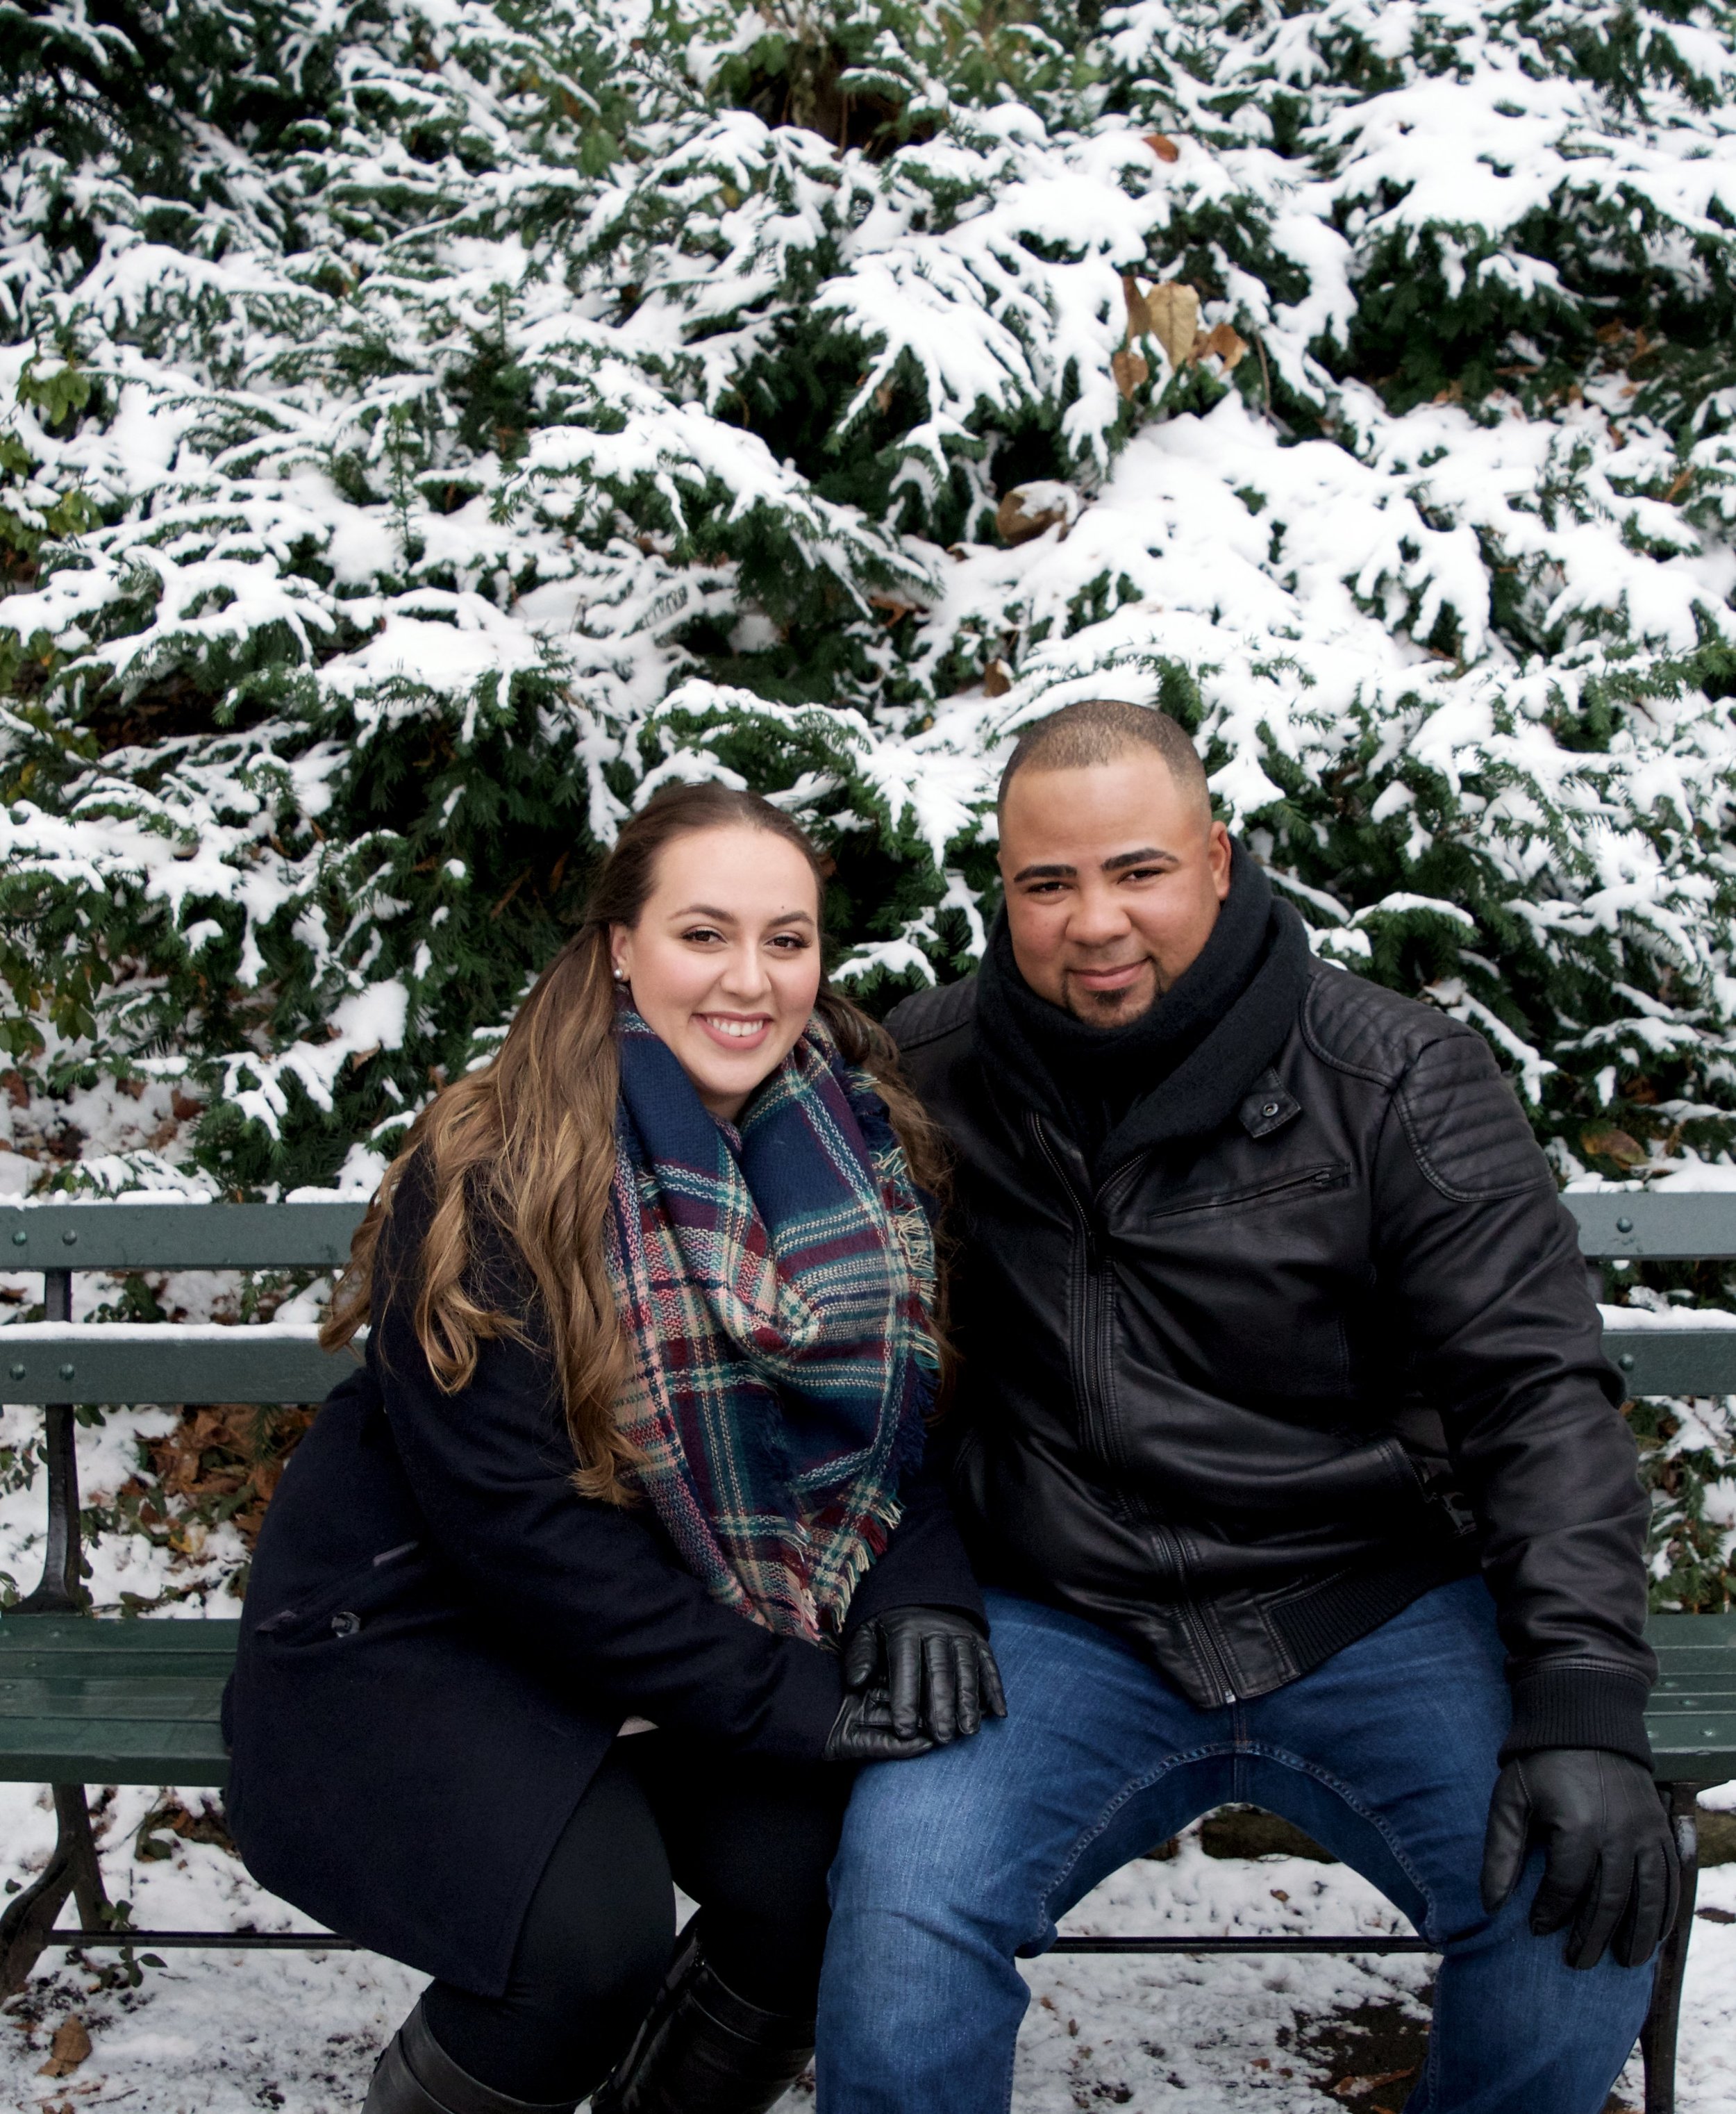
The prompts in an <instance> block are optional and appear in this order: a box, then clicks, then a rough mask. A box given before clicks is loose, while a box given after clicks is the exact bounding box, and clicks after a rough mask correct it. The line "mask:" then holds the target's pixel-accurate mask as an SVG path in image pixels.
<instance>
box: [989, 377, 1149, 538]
mask: <svg viewBox="0 0 1736 2114" xmlns="http://www.w3.org/2000/svg"><path fill="white" fill-rule="evenodd" d="M1126 356H1127V355H1126V354H1125V353H1120V352H1118V353H1117V355H1115V357H1116V359H1126ZM1133 356H1134V358H1135V359H1138V357H1139V355H1138V354H1137V353H1135V355H1133ZM1119 378H1120V377H1119V376H1117V380H1118V379H1119ZM1122 393H1123V395H1126V393H1127V392H1126V391H1123V392H1122ZM1066 519H1067V512H1066V510H1065V509H1064V508H1062V507H1058V506H1039V507H1036V508H1035V509H1033V510H1031V511H1030V512H1029V513H1027V512H1026V508H1025V492H1024V487H1022V486H1021V485H1015V486H1014V487H1013V488H1012V491H1011V492H1007V493H1005V494H1004V495H1003V497H1002V500H1001V503H1000V505H999V506H998V507H996V508H995V510H994V525H995V528H996V529H997V530H998V532H999V534H1000V538H1001V541H1002V542H1003V543H1028V542H1030V539H1031V538H1032V537H1033V536H1040V535H1041V534H1042V533H1043V532H1044V529H1045V528H1053V527H1054V525H1055V524H1056V523H1057V522H1058V521H1065V520H1066Z"/></svg>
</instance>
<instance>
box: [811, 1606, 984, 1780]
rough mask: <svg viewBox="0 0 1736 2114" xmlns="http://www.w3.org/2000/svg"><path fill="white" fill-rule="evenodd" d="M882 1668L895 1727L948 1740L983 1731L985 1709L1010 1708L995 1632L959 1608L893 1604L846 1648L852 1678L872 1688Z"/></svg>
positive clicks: (940, 1742) (850, 1683) (851, 1682)
mask: <svg viewBox="0 0 1736 2114" xmlns="http://www.w3.org/2000/svg"><path fill="white" fill-rule="evenodd" d="M876 1674H879V1675H880V1676H881V1677H882V1678H883V1680H884V1682H885V1685H886V1691H887V1693H888V1694H889V1696H890V1697H891V1700H892V1723H893V1730H894V1731H895V1732H898V1733H900V1734H902V1735H903V1736H904V1737H910V1736H911V1735H913V1734H914V1733H916V1732H918V1731H919V1730H920V1731H921V1732H925V1733H926V1734H927V1736H928V1737H929V1738H930V1740H932V1741H934V1744H935V1746H940V1747H943V1746H945V1745H946V1744H947V1742H948V1740H952V1739H956V1738H957V1737H958V1736H959V1735H960V1734H961V1733H962V1734H963V1735H964V1736H965V1737H966V1738H968V1737H970V1735H971V1733H972V1732H975V1731H977V1730H978V1728H979V1727H980V1726H981V1724H982V1722H983V1714H984V1712H985V1711H986V1712H987V1713H988V1714H989V1716H990V1717H991V1718H1004V1717H1005V1716H1006V1715H1007V1698H1006V1695H1005V1694H1004V1693H1003V1690H1002V1688H1001V1670H1000V1668H998V1666H997V1665H996V1664H995V1663H994V1653H993V1652H992V1651H990V1650H989V1642H988V1640H987V1638H985V1637H984V1635H983V1633H982V1631H980V1629H978V1627H976V1625H975V1622H972V1621H971V1618H970V1617H969V1616H968V1615H962V1614H960V1613H958V1612H957V1609H956V1608H888V1609H887V1610H886V1612H885V1613H884V1614H883V1615H872V1616H870V1618H869V1619H868V1620H867V1621H866V1622H864V1623H863V1624H862V1626H861V1628H860V1629H859V1630H858V1631H857V1633H856V1635H855V1636H853V1637H852V1638H851V1640H850V1643H849V1647H848V1649H847V1650H846V1652H845V1654H844V1686H845V1687H846V1688H854V1689H860V1688H866V1686H868V1684H869V1682H871V1681H872V1680H873V1679H874V1677H875V1675H876Z"/></svg>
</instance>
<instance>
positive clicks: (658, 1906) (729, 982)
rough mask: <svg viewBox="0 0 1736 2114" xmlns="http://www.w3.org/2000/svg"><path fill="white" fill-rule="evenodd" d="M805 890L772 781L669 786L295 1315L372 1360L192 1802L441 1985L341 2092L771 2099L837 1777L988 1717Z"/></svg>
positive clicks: (914, 1209) (990, 1686)
mask: <svg viewBox="0 0 1736 2114" xmlns="http://www.w3.org/2000/svg"><path fill="white" fill-rule="evenodd" d="M821 881H822V870H821V867H820V863H819V861H818V859H817V858H816V856H815V853H814V851H813V849H812V847H811V845H810V844H808V842H807V840H806V838H805V837H804V836H803V835H802V832H801V831H799V830H798V829H797V827H796V826H795V825H794V824H793V823H792V822H791V821H789V820H788V818H787V817H784V816H783V815H782V814H780V813H779V812H778V811H777V810H776V809H775V808H771V807H770V806H768V805H767V804H766V803H765V802H764V801H761V800H759V799H756V798H753V797H752V796H751V795H749V794H742V793H737V792H733V791H731V790H729V789H726V788H724V787H723V786H720V785H694V786H685V787H681V788H677V789H670V790H668V791H665V792H664V793H661V794H659V795H658V796H657V797H656V798H654V799H653V800H651V802H650V803H648V804H647V806H646V808H645V809H644V810H643V811H642V812H641V813H640V814H638V815H637V816H636V817H634V818H633V821H630V822H629V823H628V825H627V826H626V827H625V828H624V830H623V831H622V832H621V835H620V839H619V842H618V844H616V846H615V849H614V851H613V852H612V853H610V857H609V858H608V860H607V861H606V863H605V865H604V867H603V869H602V872H601V875H600V876H599V878H598V881H597V883H596V890H595V893H594V895H593V898H592V903H591V905H590V907H589V909H588V911H587V916H586V919H585V922H584V925H583V927H582V930H581V931H579V933H578V935H577V936H576V937H575V938H574V939H573V940H572V941H571V942H570V943H569V945H567V946H566V947H565V948H564V949H562V951H561V953H560V954H559V955H558V956H557V957H556V959H555V961H554V963H552V965H551V966H550V968H549V969H548V970H547V971H546V973H545V974H544V975H543V977H541V981H540V982H538V983H537V986H536V987H535V989H534V990H533V991H532V993H531V995H530V996H529V997H528V999H527V1000H526V1001H525V1003H524V1005H523V1008H522V1009H521V1010H520V1012H519V1014H518V1016H517V1018H515V1019H514V1022H513V1023H512V1026H511V1027H510V1028H509V1030H508V1032H507V1034H506V1036H505V1040H504V1041H503V1042H502V1045H501V1047H500V1051H499V1054H498V1055H496V1057H495V1058H494V1059H493V1060H492V1061H491V1063H490V1064H487V1065H486V1066H484V1067H483V1068H481V1069H480V1070H478V1071H476V1072H473V1073H470V1074H468V1076H467V1077H466V1078H464V1079H463V1080H461V1081H459V1082H457V1083H455V1085H453V1086H450V1087H447V1088H445V1090H444V1091H442V1092H441V1094H440V1095H439V1096H437V1097H436V1100H434V1102H433V1103H432V1105H431V1106H430V1107H429V1108H428V1109H427V1110H425V1111H424V1112H423V1114H422V1115H421V1116H420V1117H419V1118H418V1120H417V1122H416V1123H415V1125H414V1127H413V1129H412V1130H411V1132H410V1134H409V1140H408V1142H407V1144H406V1146H405V1148H404V1151H403V1152H402V1153H401V1154H400V1156H399V1158H398V1160H396V1161H395V1163H394V1164H393V1165H392V1167H391V1169H389V1170H388V1172H387V1174H386V1179H385V1181H384V1182H383V1183H381V1187H380V1192H379V1195H378V1196H377V1198H376V1199H375V1201H374V1202H373V1204H372V1206H371V1207H370V1209H369V1210H368V1215H367V1217H366V1218H365V1219H364V1220H363V1224H362V1226H361V1228H360V1229H359V1232H358V1233H357V1235H356V1239H355V1243H354V1249H353V1251H352V1255H351V1259H350V1264H349V1270H348V1271H347V1273H346V1274H345V1278H344V1279H343V1280H342V1281H341V1282H340V1286H339V1288H338V1294H337V1297H336V1301H335V1302H334V1306H333V1308H332V1313H331V1320H330V1322H329V1323H328V1325H327V1330H326V1335H325V1340H326V1341H327V1343H328V1345H336V1344H339V1343H345V1342H347V1341H349V1340H350V1338H353V1337H354V1335H355V1334H356V1333H357V1331H358V1330H359V1328H360V1326H361V1325H362V1324H363V1321H364V1320H365V1321H366V1322H367V1323H368V1325H369V1327H368V1342H367V1357H366V1364H365V1366H364V1367H363V1369H362V1370H359V1372H358V1373H357V1374H356V1375H355V1376H354V1379H352V1380H346V1381H345V1383H344V1384H342V1385H340V1387H339V1388H338V1389H336V1391H335V1392H334V1393H333V1394H332V1396H331V1399H330V1400H329V1401H328V1402H327V1404H326V1406H325V1407H324V1408H323V1409H322V1412H321V1413H320V1416H319V1417H318V1421H316V1423H315V1425H314V1426H313V1430H312V1431H311V1432H310V1433H309V1435H308V1438H307V1439H306V1440H305V1441H304V1444H303V1445H302V1446H301V1448H300V1449H299V1452H298V1453H297V1454H296V1456H295V1459H294V1460H293V1462H291V1463H290V1468H289V1470H288V1472H287V1473H286V1476H285V1477H284V1479H283V1481H282V1483H281V1485H280V1487H279V1489H278V1492H277V1494H276V1497H275V1498H274V1499H273V1501H272V1509H271V1512H270V1515H269V1517H268V1518H267V1521H266V1525H265V1528H264V1531H263V1533H262V1535H261V1536H260V1541H259V1548H258V1555H257V1558H256V1560H255V1563H254V1570H253V1574H252V1577H251V1580H250V1581H249V1587H248V1594H247V1605H246V1609H245V1613H244V1622H243V1641H242V1645H241V1650H240V1655H239V1659H238V1661H237V1665H236V1670H235V1681H234V1683H233V1687H232V1691H231V1699H230V1700H231V1711H230V1732H231V1742H232V1746H233V1753H234V1762H233V1768H232V1771H231V1787H230V1793H229V1810H230V1817H231V1826H232V1828H233V1830H234V1833H235V1841H236V1842H237V1844H238V1846H239V1847H240V1851H241V1853H242V1855H243V1856H244V1858H245V1860H246V1861H247V1864H248V1866H249V1869H250V1870H251V1871H252V1872H253V1873H254V1874H255V1876H256V1877H257V1878H259V1879H260V1880H261V1881H263V1883H264V1884H265V1885H266V1886H267V1887H270V1888H271V1889H272V1891H273V1892H276V1893H278V1894H281V1895H282V1896H283V1897H285V1898H286V1899H287V1900H289V1901H294V1902H295V1903H296V1904H297V1905H298V1906H300V1907H302V1908H304V1909H305V1910H307V1911H308V1913H309V1914H311V1915H315V1916H318V1918H320V1919H321V1920H322V1921H324V1922H326V1923H327V1924H331V1925H332V1926H333V1927H335V1928H336V1929H338V1930H340V1931H342V1932H343V1933H345V1934H346V1935H349V1936H351V1937H354V1938H358V1939H359V1940H360V1941H361V1942H363V1943H364V1944H366V1945H368V1946H369V1947H372V1948H373V1949H375V1950H376V1951H378V1952H385V1953H389V1954H391V1955H393V1956H395V1957H396V1958H398V1959H400V1960H404V1961H408V1962H409V1963H410V1964H411V1965H414V1966H418V1967H420V1968H423V1969H424V1970H427V1972H428V1973H430V1974H432V1975H433V1976H434V1977H435V1979H434V1981H433V1983H432V1985H431V1986H430V1988H428V1989H427V1991H425V1992H424V1993H423V1997H422V1999H421V2001H420V2002H419V2003H418V2006H417V2007H416V2009H415V2011H413V2013H412V2014H411V2016H410V2017H409V2019H408V2020H406V2021H405V2022H404V2025H403V2027H402V2028H401V2029H400V2032H399V2034H398V2035H397V2037H396V2038H395V2039H394V2040H393V2042H392V2043H391V2045H390V2046H389V2047H388V2048H387V2049H386V2053H385V2054H384V2056H383V2057H381V2061H380V2065H379V2067H378V2069H377V2071H376V2073H375V2076H374V2080H373V2084H372V2089H371V2090H370V2092H369V2094H368V2103H367V2110H366V2114H512V2110H514V2109H516V2108H519V2107H524V2106H526V2105H529V2106H532V2107H541V2108H545V2109H555V2108H560V2109H567V2108H570V2107H573V2104H574V2103H575V2102H576V2101H578V2099H579V2098H582V2097H583V2096H584V2095H585V2094H586V2093H589V2092H592V2090H593V2089H595V2088H596V2087H597V2086H598V2084H599V2083H600V2081H601V2080H605V2079H606V2080H607V2082H606V2083H605V2084H603V2087H602V2089H601V2092H599V2093H598V2094H597V2097H596V2099H595V2100H594V2102H593V2104H594V2106H595V2107H597V2108H598V2109H607V2110H608V2114H651V2110H669V2114H674V2110H675V2109H680V2110H681V2114H761V2111H762V2110H764V2109H765V2108H767V2107H770V2106H771V2104H772V2103H773V2102H774V2101H775V2100H776V2099H777V2098H779V2095H780V2094H781V2093H782V2092H783V2090H784V2089H785V2087H786V2086H787V2085H788V2084H789V2083H790V2082H791V2081H792V2080H793V2079H794V2078H795V2077H796V2076H797V2075H798V2074H799V2073H800V2071H801V2070H802V2067H803V2066H804V2065H805V2063H806V2060H807V2057H808V2056H809V2055H810V2053H811V2050H812V2043H813V2025H812V2020H813V2011H814V2000H815V1990H816V1988H817V1984H818V1979H819V1970H820V1952H821V1947H822V1943H823V1939H824V1935H825V1919H826V1904H825V1873H826V1868H827V1866H828V1865H829V1862H830V1860H831V1855H832V1851H833V1847H834V1839H835V1835H836V1831H837V1827H838V1819H839V1816H840V1813H841V1809H842V1805H843V1801H844V1798H845V1797H846V1796H847V1790H848V1783H849V1777H850V1770H849V1769H848V1767H847V1764H851V1763H852V1762H856V1761H860V1760H864V1759H900V1758H902V1757H905V1756H908V1755H917V1754H921V1753H924V1752H925V1751H927V1750H929V1748H930V1746H933V1745H934V1744H935V1743H937V1742H940V1741H945V1740H948V1739H949V1738H951V1737H953V1735H954V1733H955V1732H963V1733H969V1732H974V1731H975V1729H976V1727H977V1724H978V1723H979V1722H980V1711H981V1710H982V1709H989V1710H994V1711H998V1710H999V1709H1002V1708H1003V1705H1002V1704H1001V1700H1000V1694H999V1683H998V1677H997V1676H996V1674H995V1672H994V1662H993V1659H991V1657H990V1656H989V1651H988V1648H987V1645H986V1644H985V1643H984V1641H983V1637H984V1627H985V1626H984V1619H983V1614H982V1604H981V1600H980V1596H979V1595H978V1593H977V1590H976V1587H975V1581H973V1580H972V1578H971V1573H970V1570H969V1567H968V1565H967V1564H966V1561H965V1558H964V1556H963V1553H962V1549H961V1547H960V1545H959V1544H958V1542H957V1539H956V1536H955V1535H954V1532H953V1526H952V1521H951V1517H950V1514H949V1513H948V1510H947V1507H946V1504H945V1501H944V1498H943V1495H942V1494H941V1493H940V1491H939V1489H938V1487H936V1486H934V1485H923V1484H921V1482H920V1481H919V1480H917V1479H916V1468H917V1463H918V1460H919V1457H920V1455H921V1448H922V1441H923V1435H924V1430H925V1418H926V1416H927V1414H928V1412H929V1411H930V1407H931V1406H932V1401H933V1395H934V1382H935V1380H936V1377H937V1373H938V1369H939V1360H938V1351H937V1345H938V1343H939V1329H938V1325H937V1324H938V1310H937V1299H936V1288H935V1277H934V1247H933V1242H932V1240H931V1238H930V1229H929V1224H928V1220H927V1218H926V1216H925V1210H924V1208H923V1206H922V1203H921V1201H919V1199H920V1197H921V1195H922V1193H923V1192H927V1193H928V1194H929V1195H930V1196H932V1195H933V1194H934V1193H935V1192H936V1190H937V1188H938V1186H939V1179H940V1177H939V1155H938V1151H937V1147H936V1142H935V1139H934V1133H932V1132H931V1131H930V1128H929V1127H928V1125H927V1123H926V1122H925V1119H924V1118H923V1116H922V1114H921V1110H920V1109H919V1108H918V1107H917V1105H916V1103H915V1101H914V1100H913V1099H912V1097H911V1096H910V1094H909V1093H908V1091H907V1089H906V1088H905V1087H903V1086H902V1084H901V1082H900V1081H899V1079H898V1075H897V1073H896V1070H895V1068H894V1067H893V1059H892V1055H891V1048H890V1045H889V1043H888V1041H886V1039H885V1037H884V1036H883V1035H882V1034H881V1033H880V1032H879V1030H878V1029H877V1028H876V1027H874V1025H873V1024H872V1023H870V1021H869V1020H867V1019H866V1017H865V1016H864V1015H862V1014H860V1013H858V1012H857V1010H856V1009H855V1008H853V1007H852V1006H851V1005H850V1004H847V1002H846V1001H845V1000H843V999H841V998H839V997H838V995H835V994H834V993H833V992H831V991H828V990H826V989H825V984H824V979H823V977H822V973H821V967H820V943H821V933H820V892H821ZM845 1670H847V1672H848V1676H849V1679H848V1682H846V1680H845V1679H844V1677H843V1674H844V1672H845ZM672 1875H673V1878H674V1880H675V1881H676V1882H677V1883H679V1884H680V1886H681V1887H683V1888H684V1889H685V1890H686V1891H687V1892H688V1893H690V1894H691V1895H692V1896H693V1897H696V1898H697V1900H698V1901H699V1902H700V1904H701V1908H700V1913H699V1915H697V1917H696V1918H695V1920H694V1921H693V1923H692V1924H691V1925H690V1926H689V1928H688V1931H687V1932H686V1933H683V1939H682V1942H681V1945H680V1947H679V1949H678V1952H676V1953H675V1956H674V1961H673V1964H672V1962H671V1950H672V1947H673V1945H674V1903H673V1896H672V1888H671V1884H670V1882H671V1877H672ZM660 1983H661V1984H662V1987H661V1988H660V1989H659V1987H658V1985H659V1984H660ZM654 1996H655V1997H656V2001H655V2002H652V1999H653V1997H654ZM636 2026H637V2027H638V2028H639V2030H638V2032H637V2035H636V2036H635V2034H634V2029H635V2027H636ZM629 2039H631V2040H632V2043H633V2044H632V2046H631V2047H630V2048H627V2047H626V2043H628V2041H629ZM624 2048H625V2053H624ZM611 2070H612V2071H613V2075H610V2072H611Z"/></svg>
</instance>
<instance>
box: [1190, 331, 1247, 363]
mask: <svg viewBox="0 0 1736 2114" xmlns="http://www.w3.org/2000/svg"><path fill="white" fill-rule="evenodd" d="M1247 350H1248V341H1247V339H1246V338H1245V337H1244V336H1242V335H1241V333H1240V331H1238V330H1237V329H1236V327H1235V326H1234V325H1233V324H1231V323H1213V326H1212V327H1211V328H1210V329H1209V330H1208V331H1205V332H1202V333H1201V335H1200V336H1199V337H1197V338H1195V341H1194V357H1195V359H1204V358H1205V356H1206V355H1207V354H1208V353H1215V354H1216V355H1217V357H1218V359H1221V360H1222V362H1223V368H1224V373H1226V374H1229V373H1233V372H1234V370H1235V368H1236V363H1237V362H1238V361H1239V360H1240V359H1243V358H1245V356H1246V354H1247Z"/></svg>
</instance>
